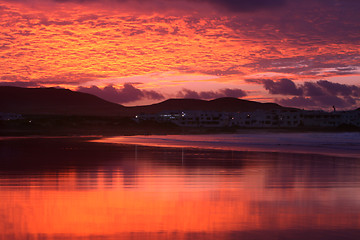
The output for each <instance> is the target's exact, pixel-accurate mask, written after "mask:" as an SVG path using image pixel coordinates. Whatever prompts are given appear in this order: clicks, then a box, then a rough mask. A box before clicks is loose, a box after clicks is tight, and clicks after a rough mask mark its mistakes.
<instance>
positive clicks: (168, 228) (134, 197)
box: [0, 138, 360, 239]
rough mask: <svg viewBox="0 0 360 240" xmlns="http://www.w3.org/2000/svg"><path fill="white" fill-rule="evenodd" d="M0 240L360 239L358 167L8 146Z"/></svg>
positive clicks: (66, 145)
mask: <svg viewBox="0 0 360 240" xmlns="http://www.w3.org/2000/svg"><path fill="white" fill-rule="evenodd" d="M0 156H1V163H0V169H1V170H0V175H1V177H0V239H84V238H85V239H88V238H90V237H91V238H94V239H122V238H125V239H305V238H307V239H314V237H316V239H358V237H359V236H360V233H359V230H358V229H360V220H359V219H360V191H359V190H360V186H359V182H360V181H359V180H360V171H359V170H360V168H359V167H360V163H359V159H356V158H339V157H329V156H321V155H306V154H293V153H257V152H237V151H215V150H199V149H198V150H197V149H183V148H179V149H177V148H174V149H169V148H151V147H144V146H127V145H120V146H118V145H109V144H99V143H89V142H86V141H83V140H82V139H66V138H64V139H55V138H54V139H41V138H39V139H14V140H3V141H1V144H0Z"/></svg>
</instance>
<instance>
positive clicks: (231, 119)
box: [135, 109, 360, 128]
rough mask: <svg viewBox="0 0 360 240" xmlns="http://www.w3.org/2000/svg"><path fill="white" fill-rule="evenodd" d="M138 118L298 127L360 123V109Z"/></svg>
mask: <svg viewBox="0 0 360 240" xmlns="http://www.w3.org/2000/svg"><path fill="white" fill-rule="evenodd" d="M135 119H136V120H137V121H143V120H152V121H157V122H172V123H174V124H176V125H178V126H181V127H210V128H211V127H239V128H296V127H339V126H341V125H354V126H357V127H360V111H358V110H357V111H340V112H336V111H334V112H324V111H307V110H298V109H274V110H266V111H265V110H257V111H254V112H216V111H167V112H162V113H160V114H142V115H138V116H136V118H135Z"/></svg>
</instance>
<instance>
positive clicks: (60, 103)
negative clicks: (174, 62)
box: [0, 87, 286, 116]
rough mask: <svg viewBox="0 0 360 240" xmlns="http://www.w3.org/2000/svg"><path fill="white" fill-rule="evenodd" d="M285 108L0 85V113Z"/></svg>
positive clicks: (220, 100) (126, 113)
mask: <svg viewBox="0 0 360 240" xmlns="http://www.w3.org/2000/svg"><path fill="white" fill-rule="evenodd" d="M259 109H261V110H269V109H286V108H284V107H282V106H280V105H278V104H275V103H259V102H254V101H247V100H242V99H237V98H229V97H227V98H218V99H215V100H210V101H206V100H200V99H169V100H166V101H163V102H160V103H156V104H152V105H146V106H137V107H125V106H122V105H119V104H116V103H111V102H108V101H105V100H103V99H101V98H98V97H96V96H94V95H91V94H87V93H81V92H74V91H71V90H68V89H56V88H19V87H0V112H11V113H20V114H34V115H74V116H135V115H136V114H140V113H158V112H162V111H170V110H172V111H184V110H204V111H228V112H243V111H245V112H247V111H254V110H259Z"/></svg>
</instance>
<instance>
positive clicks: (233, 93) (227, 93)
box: [177, 88, 247, 100]
mask: <svg viewBox="0 0 360 240" xmlns="http://www.w3.org/2000/svg"><path fill="white" fill-rule="evenodd" d="M245 96H247V93H246V92H245V91H244V90H241V89H238V88H235V89H230V88H224V89H220V90H218V91H201V92H196V91H193V90H190V89H183V90H182V91H179V92H178V93H177V97H180V98H193V99H194V98H195V99H207V100H208V99H215V98H221V97H234V98H241V97H245Z"/></svg>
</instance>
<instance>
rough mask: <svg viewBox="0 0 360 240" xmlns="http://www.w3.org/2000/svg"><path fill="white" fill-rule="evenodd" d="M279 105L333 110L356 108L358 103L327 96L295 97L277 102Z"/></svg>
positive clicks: (350, 99)
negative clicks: (334, 107) (333, 107)
mask: <svg viewBox="0 0 360 240" xmlns="http://www.w3.org/2000/svg"><path fill="white" fill-rule="evenodd" d="M277 102H278V103H279V104H281V105H284V106H289V107H299V108H311V109H319V108H323V109H331V108H332V106H336V107H337V108H354V107H356V106H354V104H355V103H356V102H355V100H354V99H353V98H341V97H337V96H331V95H325V96H316V97H303V96H301V97H293V98H284V99H279V100H278V101H277Z"/></svg>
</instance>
